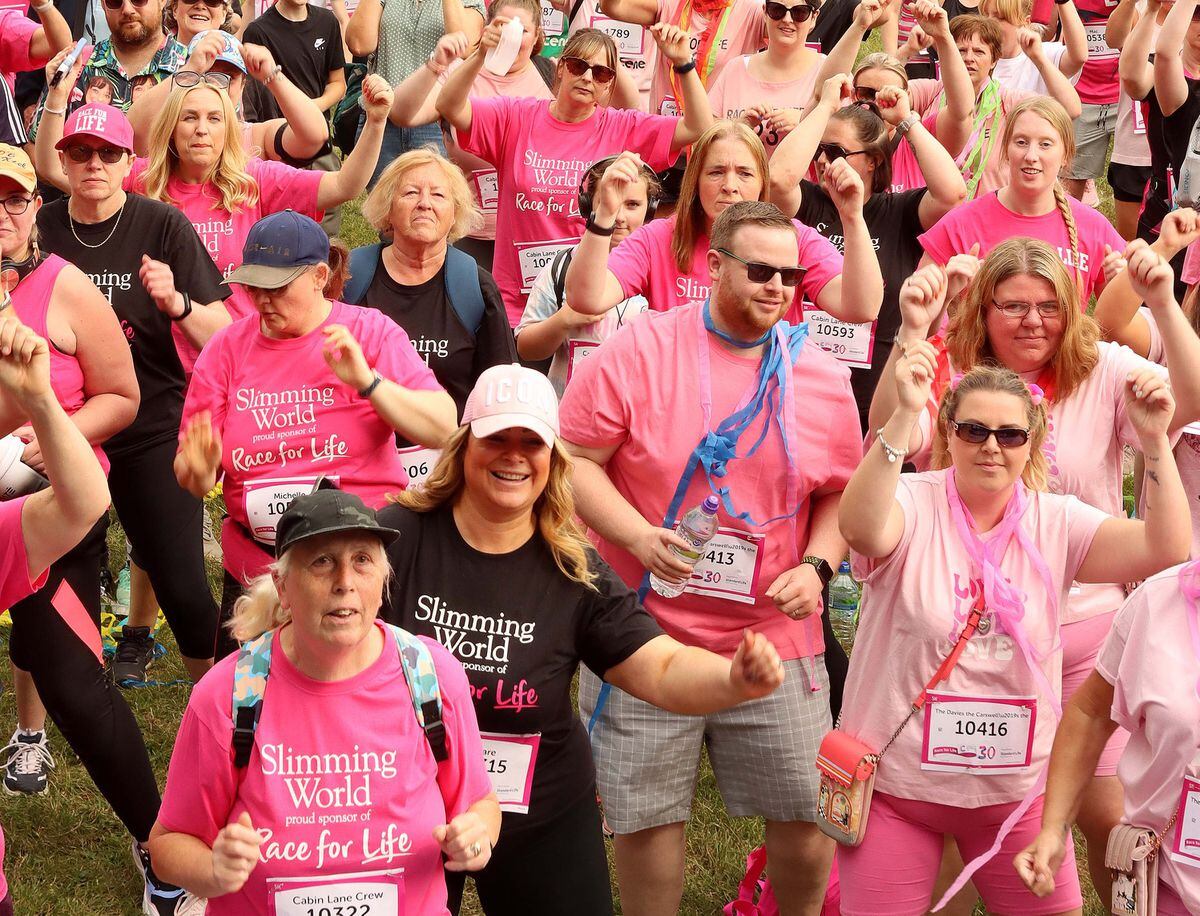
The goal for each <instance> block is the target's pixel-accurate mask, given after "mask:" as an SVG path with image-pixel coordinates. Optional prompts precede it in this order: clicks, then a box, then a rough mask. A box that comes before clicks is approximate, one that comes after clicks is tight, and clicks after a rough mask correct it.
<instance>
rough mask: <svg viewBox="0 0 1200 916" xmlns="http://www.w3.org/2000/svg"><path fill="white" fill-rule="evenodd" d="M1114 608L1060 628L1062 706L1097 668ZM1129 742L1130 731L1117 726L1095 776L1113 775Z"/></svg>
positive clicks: (1109, 628) (1110, 627)
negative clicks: (1106, 612) (1110, 611)
mask: <svg viewBox="0 0 1200 916" xmlns="http://www.w3.org/2000/svg"><path fill="white" fill-rule="evenodd" d="M1116 616H1117V612H1116V611H1113V612H1112V613H1110V614H1098V615H1096V616H1095V617H1089V618H1088V619H1087V620H1079V621H1076V622H1075V623H1068V624H1064V625H1063V627H1062V630H1061V633H1062V647H1063V670H1062V701H1063V706H1066V705H1067V701H1068V700H1070V699H1071V697H1072V696H1074V694H1075V691H1076V690H1078V689H1079V688H1080V687H1082V686H1083V682H1084V681H1086V680H1087V679H1088V675H1090V674H1091V673H1092V671H1094V670H1095V668H1096V658H1097V657H1098V656H1099V655H1100V648H1101V647H1102V646H1103V645H1104V640H1105V639H1107V638H1108V631H1109V630H1111V629H1112V623H1113V619H1114V618H1115V617H1116ZM1128 742H1129V732H1127V731H1125V729H1123V728H1118V729H1117V730H1116V731H1115V732H1113V733H1112V737H1111V738H1109V739H1108V744H1106V745H1104V750H1103V751H1102V752H1101V754H1100V760H1099V761H1098V762H1097V764H1096V775H1097V776H1116V775H1117V764H1118V763H1120V762H1121V755H1122V754H1123V753H1125V745H1126V744H1127V743H1128Z"/></svg>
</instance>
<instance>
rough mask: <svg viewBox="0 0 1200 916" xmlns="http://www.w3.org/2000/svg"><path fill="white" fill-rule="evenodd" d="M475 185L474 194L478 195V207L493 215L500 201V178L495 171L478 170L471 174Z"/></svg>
mask: <svg viewBox="0 0 1200 916" xmlns="http://www.w3.org/2000/svg"><path fill="white" fill-rule="evenodd" d="M471 181H472V182H473V183H474V185H475V193H476V194H478V195H479V206H480V207H482V208H483V209H484V210H486V211H487V212H489V213H494V212H495V210H496V204H497V202H498V201H499V200H500V176H499V175H497V174H496V170H495V169H480V170H479V171H478V172H473V173H472V174H471Z"/></svg>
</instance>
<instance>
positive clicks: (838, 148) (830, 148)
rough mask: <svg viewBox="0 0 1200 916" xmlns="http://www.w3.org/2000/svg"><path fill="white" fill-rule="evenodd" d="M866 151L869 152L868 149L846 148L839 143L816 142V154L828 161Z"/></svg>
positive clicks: (847, 157)
mask: <svg viewBox="0 0 1200 916" xmlns="http://www.w3.org/2000/svg"><path fill="white" fill-rule="evenodd" d="M866 152H870V150H865V149H846V147H844V146H842V145H841V144H840V143H818V144H817V155H818V156H824V157H825V158H826V160H828V161H829V162H833V160H834V159H849V158H850V157H851V156H859V155H862V154H863V153H866Z"/></svg>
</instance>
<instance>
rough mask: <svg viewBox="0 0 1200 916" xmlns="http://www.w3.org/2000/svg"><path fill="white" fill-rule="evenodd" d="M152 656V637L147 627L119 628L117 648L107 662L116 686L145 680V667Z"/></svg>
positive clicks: (148, 664)
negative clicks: (110, 659) (119, 634)
mask: <svg viewBox="0 0 1200 916" xmlns="http://www.w3.org/2000/svg"><path fill="white" fill-rule="evenodd" d="M153 658H154V637H153V636H151V635H150V628H149V627H131V626H125V627H122V628H121V636H120V637H119V638H118V639H117V648H116V651H115V652H113V657H112V661H111V662H109V668H108V670H109V672H110V673H111V674H112V679H113V683H114V684H116V685H117V686H118V687H124V686H126V685H127V684H133V683H141V682H143V681H145V680H146V669H147V668H148V667H149V666H150V661H151V659H153Z"/></svg>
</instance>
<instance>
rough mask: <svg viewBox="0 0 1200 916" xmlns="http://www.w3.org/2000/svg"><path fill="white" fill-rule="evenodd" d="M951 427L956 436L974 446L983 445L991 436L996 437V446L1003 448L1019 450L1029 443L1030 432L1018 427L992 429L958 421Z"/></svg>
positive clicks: (978, 424)
mask: <svg viewBox="0 0 1200 916" xmlns="http://www.w3.org/2000/svg"><path fill="white" fill-rule="evenodd" d="M950 425H951V426H953V427H954V435H956V436H958V438H960V439H962V441H963V442H970V443H971V444H972V445H983V443H985V442H987V440H988V437H989V436H995V437H996V444H997V445H998V446H1000V447H1001V448H1018V447H1019V446H1022V445H1024V444H1025V443H1026V442H1028V441H1029V430H1027V429H1021V428H1020V427H1016V426H1005V427H1004V428H1002V429H992V428H991V427H990V426H984V425H982V424H981V423H959V422H958V421H957V420H951V421H950Z"/></svg>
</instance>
